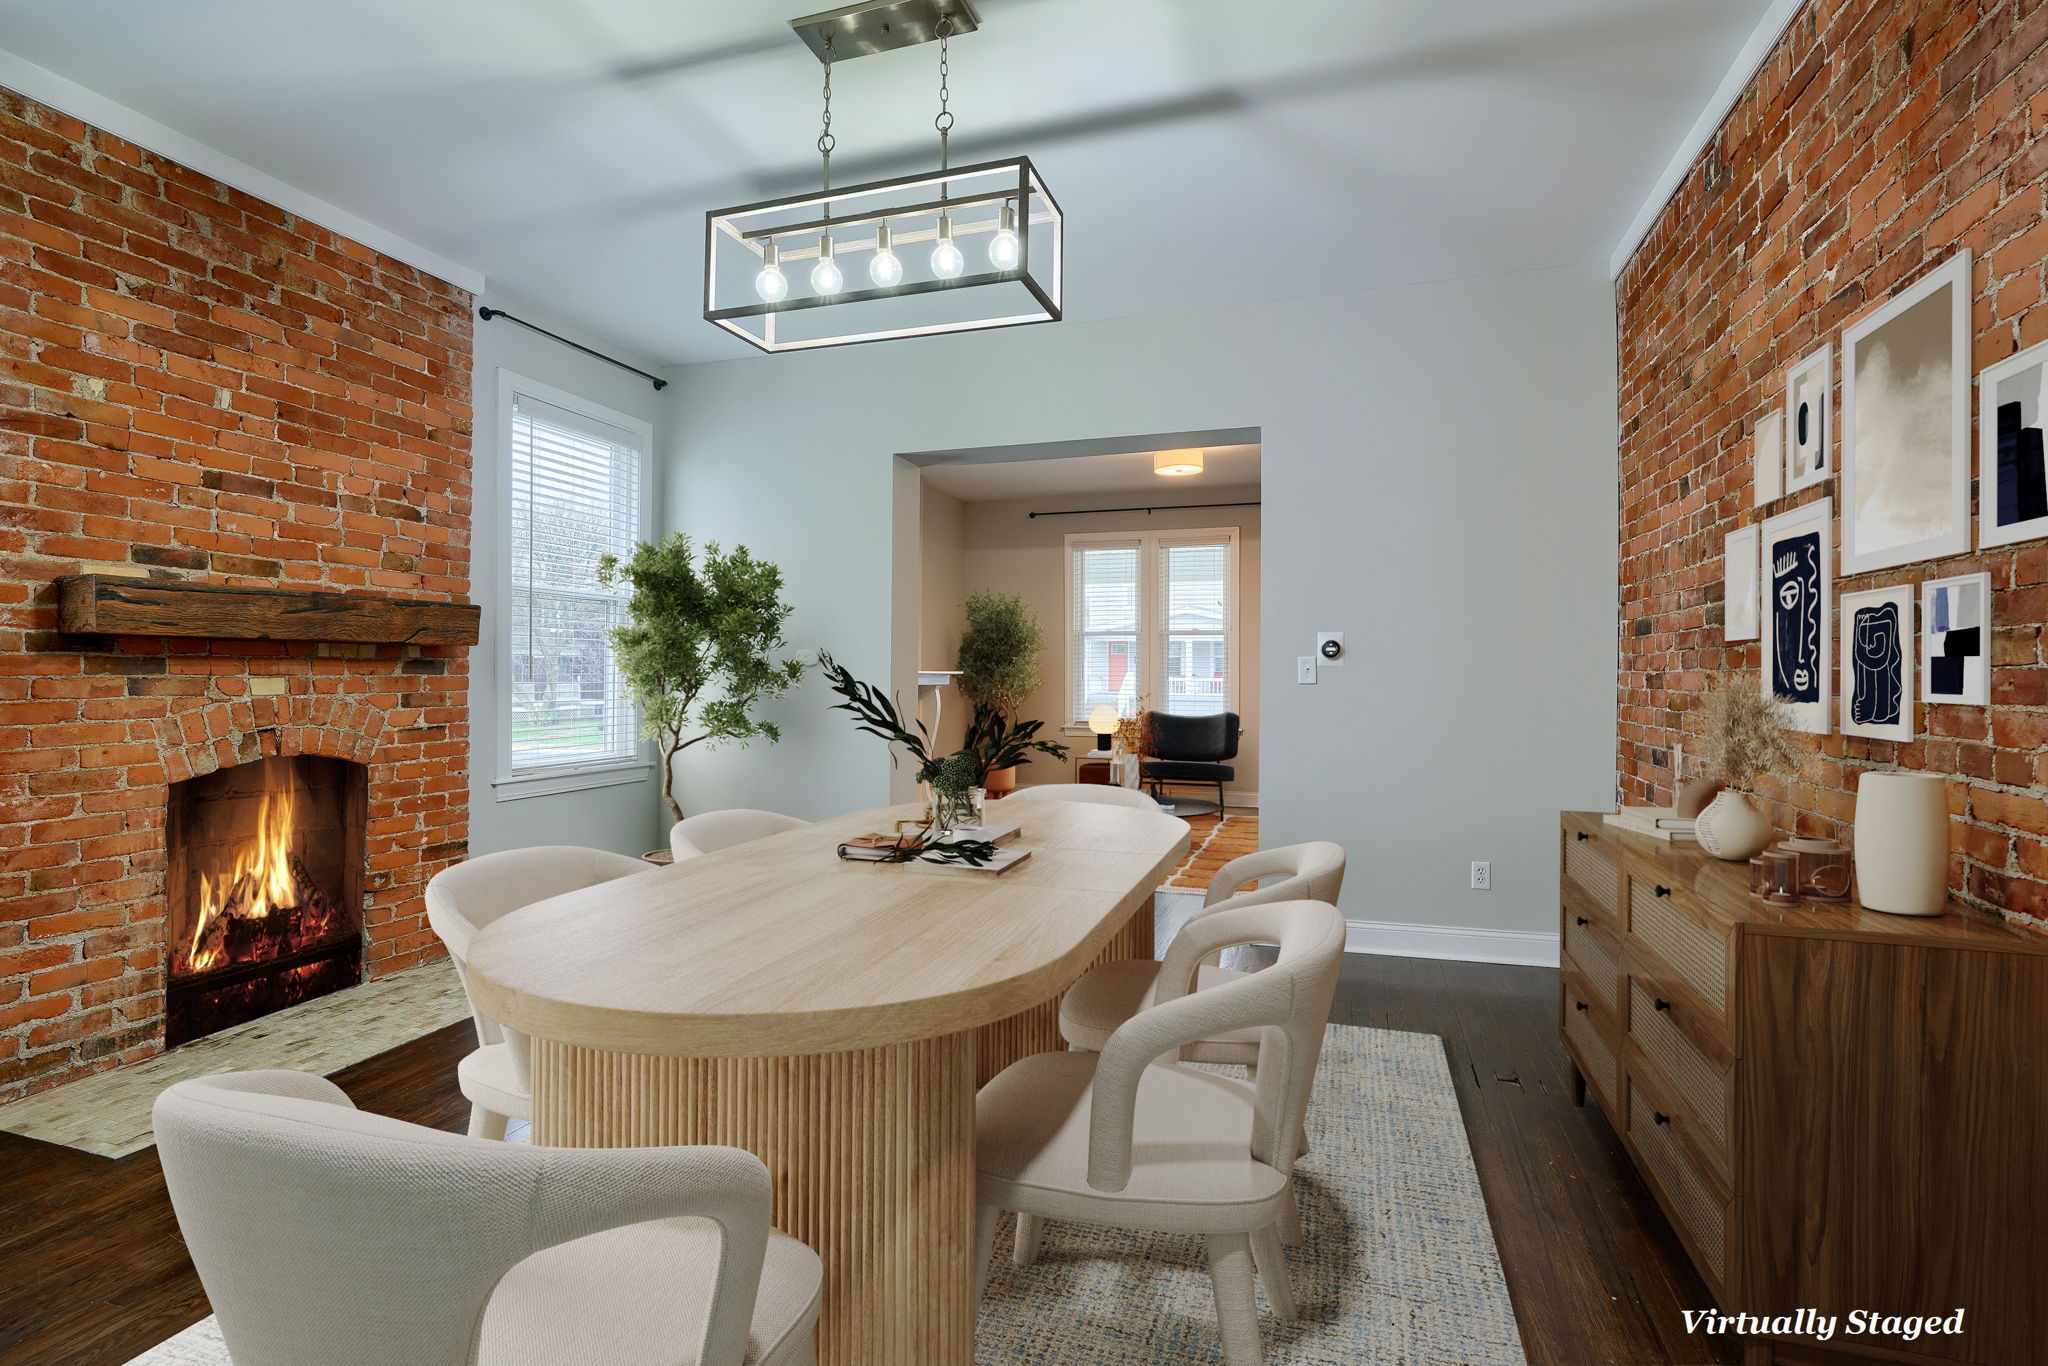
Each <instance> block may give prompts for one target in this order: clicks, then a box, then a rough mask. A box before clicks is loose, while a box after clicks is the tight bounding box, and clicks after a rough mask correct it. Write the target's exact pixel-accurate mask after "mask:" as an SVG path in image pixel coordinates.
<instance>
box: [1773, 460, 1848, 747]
mask: <svg viewBox="0 0 2048 1366" xmlns="http://www.w3.org/2000/svg"><path fill="white" fill-rule="evenodd" d="M1834 516H1835V504H1834V500H1833V499H1832V498H1823V499H1821V500H1820V501H1819V502H1817V503H1808V504H1806V505H1805V506H1804V507H1798V508H1794V509H1792V511H1790V512H1781V513H1779V514H1778V515H1777V516H1775V517H1773V518H1771V519H1770V520H1769V521H1767V522H1765V523H1764V525H1763V560H1762V564H1761V570H1760V572H1761V574H1762V581H1763V640H1764V666H1763V669H1762V671H1761V672H1762V674H1763V694H1764V696H1765V697H1770V698H1776V699H1777V700H1778V701H1780V702H1782V703H1784V704H1785V709H1786V711H1787V712H1789V713H1790V720H1789V724H1790V725H1791V727H1792V728H1793V729H1794V730H1803V731H1806V732H1808V733H1809V734H1812V735H1826V734H1827V733H1828V727H1829V720H1830V718H1829V716H1828V673H1829V670H1830V669H1831V667H1832V661H1831V660H1830V659H1829V655H1830V652H1831V651H1830V647H1831V645H1832V643H1833V642H1832V639H1831V636H1832V632H1830V631H1829V629H1828V609H1829V607H1830V606H1831V605H1832V601H1833V594H1834V568H1833V565H1832V564H1831V563H1830V561H1831V560H1832V559H1833V558H1834V556H1833V551H1834V537H1833V535H1832V533H1831V530H1830V529H1831V527H1832V526H1833V523H1834Z"/></svg>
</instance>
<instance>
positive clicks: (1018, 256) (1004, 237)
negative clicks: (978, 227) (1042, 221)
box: [988, 204, 1024, 270]
mask: <svg viewBox="0 0 2048 1366" xmlns="http://www.w3.org/2000/svg"><path fill="white" fill-rule="evenodd" d="M1023 256H1024V248H1023V244H1022V243H1020V242H1019V241H1018V240H1017V211H1016V210H1015V209H1013V208H1011V207H1010V206H1009V205H1008V204H1005V205H1003V216H1002V219H1001V221H1000V222H999V223H998V224H997V227H996V235H995V236H994V237H991V238H989V239H988V263H989V264H990V265H992V266H994V267H995V268H996V269H997V270H1015V269H1016V268H1017V262H1018V261H1020V260H1022V259H1023Z"/></svg>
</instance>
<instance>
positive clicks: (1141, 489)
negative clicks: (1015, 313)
mask: <svg viewBox="0 0 2048 1366" xmlns="http://www.w3.org/2000/svg"><path fill="white" fill-rule="evenodd" d="M1152 454H1153V453H1152V452H1151V451H1133V452H1130V453H1128V454H1123V453H1119V454H1116V455H1072V456H1061V457H1058V458H1055V459H1050V460H1002V461H995V462H991V463H988V464H970V465H932V466H929V467H927V468H926V469H925V471H924V482H925V484H926V485H927V486H928V487H931V488H935V489H937V490H939V491H940V492H941V493H950V494H952V495H953V496H954V497H955V498H958V499H960V500H961V501H963V502H968V503H989V502H995V501H998V500H1000V499H1006V498H1054V497H1060V496H1063V495H1066V494H1087V495H1090V496H1098V495H1102V494H1108V493H1130V494H1143V495H1145V496H1146V497H1154V496H1163V495H1166V494H1172V495H1174V496H1176V497H1186V496H1187V494H1188V491H1189V490H1190V489H1206V488H1219V489H1220V488H1245V487H1247V486H1250V485H1255V484H1257V483H1258V482H1259V448H1258V447H1257V446H1210V447H1208V448H1206V449H1205V450H1204V451H1203V456H1202V472H1201V473H1200V474H1176V475H1172V476H1168V475H1163V474H1154V473H1153V472H1152Z"/></svg>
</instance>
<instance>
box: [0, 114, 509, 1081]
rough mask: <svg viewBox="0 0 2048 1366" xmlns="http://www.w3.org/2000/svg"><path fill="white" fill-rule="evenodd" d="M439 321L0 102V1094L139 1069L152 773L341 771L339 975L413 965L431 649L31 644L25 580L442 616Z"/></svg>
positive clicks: (109, 143) (454, 527)
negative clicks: (173, 586) (365, 784)
mask: <svg viewBox="0 0 2048 1366" xmlns="http://www.w3.org/2000/svg"><path fill="white" fill-rule="evenodd" d="M471 303H472V300H471V298H470V296H469V294H468V293H467V292H465V291H463V290H460V289H457V288H455V287H454V286H452V285H448V284H445V283H443V282H441V281H439V280H435V279H433V278H432V277H430V276H427V275H424V274H422V273H420V272H419V271H417V270H415V269H413V268H412V267H410V266H407V265H405V264H403V263H402V262H399V261H396V260H393V259H391V258H388V257H385V256H382V255H380V254H379V253H377V252H375V251H372V250H370V249H369V248H367V247H364V246H362V245H361V244H359V243H356V242H352V241H349V240H347V239H344V238H340V237H337V236H335V235H334V234H333V233H330V232H328V231H326V230H325V229H323V228H320V227H318V226H317V225H315V224H312V223H308V222H305V221H303V220H301V219H298V218H296V217H294V216H293V215H291V214H288V213H286V212H284V211H283V210H281V209H278V208H276V207H274V206H272V205H269V204H266V203H264V202H262V201H260V200H257V199H254V198H251V197H250V196H248V195H246V194H243V193H241V192H240V191H237V190H234V189H232V188H230V187H228V186H226V185H223V184H220V183H218V182H216V181H213V180H211V179H209V178H207V177H205V176H203V175H200V174H198V173H196V172H194V171H192V170H189V169H188V168H185V167H183V166H179V165H177V164H175V163H172V162H168V161H165V160H163V159H162V158H160V157H157V156H154V155H152V154H150V153H148V152H145V151H143V150H142V149H140V148H137V147H135V146H134V145H132V144H130V143H127V142H124V141H122V140H121V139H119V138H115V137H111V136H109V135H107V134H105V133H103V132H100V131H99V130H97V129H92V128H88V127H86V126H84V125H83V124H80V123H79V122H78V121H76V120H74V119H71V118H69V117H67V116H65V115H63V114H60V113H58V112H56V111H54V110H52V109H49V108H46V107H44V106H41V105H38V104H35V103H33V102H31V101H28V100H25V99H22V98H20V97H19V96H15V95H12V94H9V93H7V92H5V91H0V905H4V907H5V910H4V915H0V1100H4V1099H6V1098H9V1097H12V1096H15V1095H19V1094H22V1093H25V1092H28V1091H33V1090H39V1089H43V1088H45V1087H48V1086H52V1085H55V1084H57V1083H58V1082H61V1081H64V1080H67V1079H69V1078H72V1077H75V1076H78V1075H81V1074H83V1073H86V1072H90V1071H95V1070H99V1069H102V1068H105V1067H109V1066H112V1065H114V1064H116V1063H118V1062H122V1061H127V1060H132V1059H136V1058H141V1057H146V1056H148V1055H150V1054H152V1053H154V1052H156V1051H158V1049H159V1047H160V1042H161V1038H162V1027H163V985H164V983H163V973H164V962H165V954H164V942H163V941H164V933H163V931H164V914H165V904H164V893H165V888H164V867H165V851H164V847H163V841H164V814H165V785H166V784H167V783H168V782H171V781H175V780H177V779H181V778H185V777H188V776H191V775H193V774H198V773H205V772H210V771H212V770H214V769H216V768H218V767H220V766H222V765H227V764H235V763H242V762H246V761H248V760H251V759H254V758H257V757H261V756H268V755H278V754H321V755H329V756H335V757H339V758H345V759H353V760H356V761H359V762H361V763H364V764H366V765H368V766H369V774H368V779H369V823H368V827H367V829H368V840H367V844H368V848H367V867H366V869H365V882H364V885H365V888H366V893H365V905H364V911H363V915H364V922H365V926H366V935H367V940H368V945H367V961H368V966H369V971H370V973H371V974H372V975H373V976H375V975H383V974H386V973H389V972H392V971H395V970H397V969H400V968H403V967H407V966H410V965H412V964H414V963H416V962H419V961H420V960H421V959H422V958H424V957H426V956H429V955H431V954H434V953H437V952H438V947H437V945H436V944H435V941H434V938H433V935H432V934H431V932H430V931H429V930H428V929H427V927H426V924H425V919H424V912H423V909H422V907H421V904H420V888H421V885H422V884H423V883H424V882H425V881H426V879H427V878H428V877H430V876H432V874H433V873H434V872H435V871H436V870H437V869H439V868H440V867H442V866H443V865H445V864H446V863H447V862H449V861H450V860H453V859H456V858H460V857H461V856H462V854H463V852H464V848H465V840H466V838H467V833H468V824H467V823H468V810H467V799H466V781H467V779H466V773H465V756H466V751H467V738H468V724H469V723H468V704H467V689H468V665H467V661H466V658H465V653H464V651H463V650H461V649H460V648H454V647H406V646H392V645H382V646H380V645H321V644H310V643H307V644H302V643H290V644H286V643H278V642H266V641H206V640H168V639H154V638H151V639H142V638H126V637H123V638H114V637H99V636H86V637H79V636H64V635H60V634H59V633H58V631H57V629H56V626H57V615H56V614H57V600H56V594H55V590H54V587H53V585H54V583H55V580H56V579H57V578H58V577H59V576H61V575H66V574H74V573H80V572H96V573H101V574H131V575H148V576H153V577H158V578H189V579H196V580H201V581H206V582H215V583H234V584H260V585H277V584H282V585H286V586H289V587H294V588H317V589H332V590H338V591H351V590H369V591H375V592H383V593H397V594H402V595H404V596H407V597H413V598H442V599H450V600H462V599H465V598H466V595H467V593H468V591H469V519H470V506H469V498H470V472H469V459H470V455H469V430H470V412H469V393H470V306H471Z"/></svg>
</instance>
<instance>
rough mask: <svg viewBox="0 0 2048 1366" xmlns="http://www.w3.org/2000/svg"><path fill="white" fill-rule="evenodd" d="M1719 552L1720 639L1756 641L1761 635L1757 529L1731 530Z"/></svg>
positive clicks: (1760, 541) (1761, 604) (1760, 592)
mask: <svg viewBox="0 0 2048 1366" xmlns="http://www.w3.org/2000/svg"><path fill="white" fill-rule="evenodd" d="M1722 545H1723V548H1722V551H1721V639H1722V640H1724V641H1736V640H1755V639H1757V637H1759V636H1760V635H1762V634H1763V601H1764V598H1763V587H1762V584H1761V581H1760V579H1759V577H1758V569H1759V568H1760V567H1761V565H1762V554H1763V551H1762V545H1763V536H1762V532H1761V530H1760V528H1757V527H1753V526H1747V527H1744V528H1742V529H1741V530H1740V531H1731V532H1729V533H1728V535H1727V538H1726V540H1725V541H1724V542H1723V543H1722Z"/></svg>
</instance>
